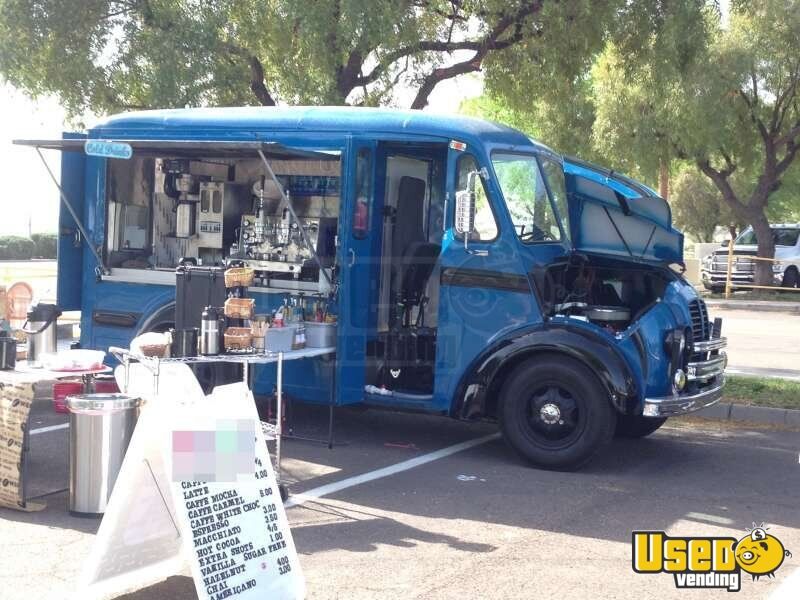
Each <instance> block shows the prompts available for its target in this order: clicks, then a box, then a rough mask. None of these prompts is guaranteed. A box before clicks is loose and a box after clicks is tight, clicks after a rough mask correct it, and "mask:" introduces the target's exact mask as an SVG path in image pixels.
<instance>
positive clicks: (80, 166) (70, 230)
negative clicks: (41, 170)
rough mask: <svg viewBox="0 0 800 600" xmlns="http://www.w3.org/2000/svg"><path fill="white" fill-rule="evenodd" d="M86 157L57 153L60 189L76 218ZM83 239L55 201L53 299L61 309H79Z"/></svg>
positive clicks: (82, 201)
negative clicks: (59, 154)
mask: <svg viewBox="0 0 800 600" xmlns="http://www.w3.org/2000/svg"><path fill="white" fill-rule="evenodd" d="M85 137H86V135H85V134H81V133H64V139H81V138H85ZM85 172H86V157H85V156H84V155H83V154H82V153H80V152H63V153H62V154H61V188H62V189H63V190H64V195H65V196H66V197H67V200H69V202H70V204H71V205H72V208H73V210H74V211H75V213H76V214H77V216H78V218H79V219H82V218H83V215H84V206H85V194H84V191H85V181H84V176H85ZM85 243H86V241H84V240H82V239H81V235H80V231H79V230H78V226H77V224H76V223H75V219H73V218H72V215H71V214H70V212H69V210H68V209H67V207H66V206H64V203H63V202H62V201H61V200H60V199H59V202H58V276H57V288H56V290H57V291H56V299H57V300H56V301H57V303H58V305H59V306H60V307H61V308H62V309H63V310H80V309H81V288H82V284H81V272H82V269H83V252H84V250H86V248H85V246H84V244H85Z"/></svg>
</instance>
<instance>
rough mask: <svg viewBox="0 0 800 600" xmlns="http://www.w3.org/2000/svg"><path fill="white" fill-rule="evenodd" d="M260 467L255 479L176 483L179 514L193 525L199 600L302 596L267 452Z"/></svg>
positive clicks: (190, 528)
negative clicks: (201, 599)
mask: <svg viewBox="0 0 800 600" xmlns="http://www.w3.org/2000/svg"><path fill="white" fill-rule="evenodd" d="M262 447H263V448H265V449H266V446H265V445H264V446H262ZM259 454H261V453H259ZM255 463H256V472H255V478H254V479H251V480H246V481H240V482H235V483H219V482H194V481H183V482H176V483H174V484H173V485H174V486H175V487H174V489H173V491H174V492H176V496H178V494H179V496H178V502H177V504H178V513H179V514H180V516H181V520H182V521H183V522H184V524H185V525H187V526H188V531H189V536H188V537H189V538H190V544H189V545H190V547H191V551H192V559H193V565H192V567H193V575H194V579H195V584H196V587H197V592H198V595H199V597H200V598H208V599H210V600H222V599H224V598H237V599H249V598H266V597H269V598H299V597H302V595H303V583H302V575H301V574H300V572H299V571H300V569H299V562H298V559H297V553H296V550H295V547H294V542H293V541H292V538H291V532H290V530H289V525H288V521H287V519H286V514H285V511H284V509H283V504H282V503H281V499H280V495H279V493H278V489H277V485H276V481H275V476H274V472H273V471H272V465H271V464H270V463H269V457H268V455H267V454H266V452H264V453H263V455H262V456H256V459H255ZM182 530H186V528H182Z"/></svg>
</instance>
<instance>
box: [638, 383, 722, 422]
mask: <svg viewBox="0 0 800 600" xmlns="http://www.w3.org/2000/svg"><path fill="white" fill-rule="evenodd" d="M724 387H725V376H724V375H720V377H719V381H718V382H717V383H716V384H715V385H714V386H713V387H711V388H708V389H707V390H703V391H702V392H699V393H697V394H694V395H692V396H681V395H679V394H673V395H672V396H663V397H661V398H645V399H644V409H643V411H642V415H643V416H645V417H676V416H678V415H685V414H687V413H691V412H694V411H696V410H701V409H703V408H706V407H708V406H711V405H713V404H716V403H717V402H719V401H720V399H721V398H722V388H724Z"/></svg>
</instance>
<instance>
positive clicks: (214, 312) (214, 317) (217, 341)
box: [200, 306, 223, 355]
mask: <svg viewBox="0 0 800 600" xmlns="http://www.w3.org/2000/svg"><path fill="white" fill-rule="evenodd" d="M221 322H222V320H221V311H220V310H219V309H218V308H216V307H214V306H206V308H205V310H203V314H202V316H201V317H200V354H205V355H213V354H219V353H220V352H222V330H223V326H222V325H221Z"/></svg>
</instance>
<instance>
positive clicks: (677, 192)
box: [670, 167, 742, 242]
mask: <svg viewBox="0 0 800 600" xmlns="http://www.w3.org/2000/svg"><path fill="white" fill-rule="evenodd" d="M670 206H671V207H672V219H673V222H674V224H675V226H676V227H677V228H678V229H681V230H682V231H684V232H686V233H688V234H689V235H690V236H692V238H693V239H694V240H695V241H698V242H713V241H714V233H715V232H716V230H717V227H719V226H720V225H722V226H728V225H734V226H736V228H737V229H739V228H741V225H742V222H741V221H740V220H739V219H737V218H736V215H734V214H733V213H732V212H731V210H730V209H729V208H728V206H727V205H726V204H725V203H724V202H723V201H722V196H721V195H720V193H719V190H718V189H717V187H716V186H715V185H714V183H713V182H712V181H711V180H710V179H709V178H708V177H706V176H705V175H703V174H702V173H700V172H699V171H697V169H694V168H692V167H688V168H685V169H683V170H682V171H681V172H680V173H679V174H678V176H677V177H676V178H675V180H674V183H673V190H672V194H671V196H670Z"/></svg>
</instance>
